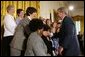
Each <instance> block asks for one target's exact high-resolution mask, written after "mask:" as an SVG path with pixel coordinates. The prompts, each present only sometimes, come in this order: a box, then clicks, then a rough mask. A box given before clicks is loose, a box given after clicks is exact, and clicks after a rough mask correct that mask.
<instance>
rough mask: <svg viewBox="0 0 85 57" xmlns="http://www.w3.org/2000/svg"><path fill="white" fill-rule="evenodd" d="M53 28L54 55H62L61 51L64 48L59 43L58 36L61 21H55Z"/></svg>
mask: <svg viewBox="0 0 85 57" xmlns="http://www.w3.org/2000/svg"><path fill="white" fill-rule="evenodd" d="M51 26H52V28H51V33H52V36H51V39H52V50H53V52H55V53H53V56H58V55H61V52H62V50H63V48H62V47H61V46H60V45H59V38H58V32H59V29H60V26H61V24H60V23H59V22H56V21H55V22H53V23H52V25H51Z"/></svg>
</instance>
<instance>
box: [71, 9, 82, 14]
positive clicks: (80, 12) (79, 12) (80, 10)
mask: <svg viewBox="0 0 85 57" xmlns="http://www.w3.org/2000/svg"><path fill="white" fill-rule="evenodd" d="M70 15H71V16H76V15H80V16H84V9H74V10H73V11H70Z"/></svg>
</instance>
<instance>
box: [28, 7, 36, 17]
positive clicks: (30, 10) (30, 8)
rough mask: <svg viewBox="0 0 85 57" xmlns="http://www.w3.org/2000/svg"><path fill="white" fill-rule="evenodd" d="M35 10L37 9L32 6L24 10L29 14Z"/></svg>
mask: <svg viewBox="0 0 85 57" xmlns="http://www.w3.org/2000/svg"><path fill="white" fill-rule="evenodd" d="M34 12H37V9H35V8H34V7H28V8H27V10H26V15H27V16H30V14H32V13H34Z"/></svg>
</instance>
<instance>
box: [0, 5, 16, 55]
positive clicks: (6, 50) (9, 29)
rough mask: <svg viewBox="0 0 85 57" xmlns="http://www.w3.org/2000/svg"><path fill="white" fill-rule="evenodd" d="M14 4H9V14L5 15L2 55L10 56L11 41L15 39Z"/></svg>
mask: <svg viewBox="0 0 85 57" xmlns="http://www.w3.org/2000/svg"><path fill="white" fill-rule="evenodd" d="M14 12H15V11H14V6H13V5H8V7H7V14H6V15H5V17H4V36H3V39H2V56H10V42H11V40H12V39H13V36H14V32H15V28H16V26H17V25H16V22H15V20H14V16H13V14H14Z"/></svg>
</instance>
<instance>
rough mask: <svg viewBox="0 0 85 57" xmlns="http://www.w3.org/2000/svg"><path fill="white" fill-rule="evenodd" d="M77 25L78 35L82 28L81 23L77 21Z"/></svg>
mask: <svg viewBox="0 0 85 57" xmlns="http://www.w3.org/2000/svg"><path fill="white" fill-rule="evenodd" d="M75 25H76V33H77V35H78V33H79V32H80V30H81V28H80V26H81V24H80V21H75Z"/></svg>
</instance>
